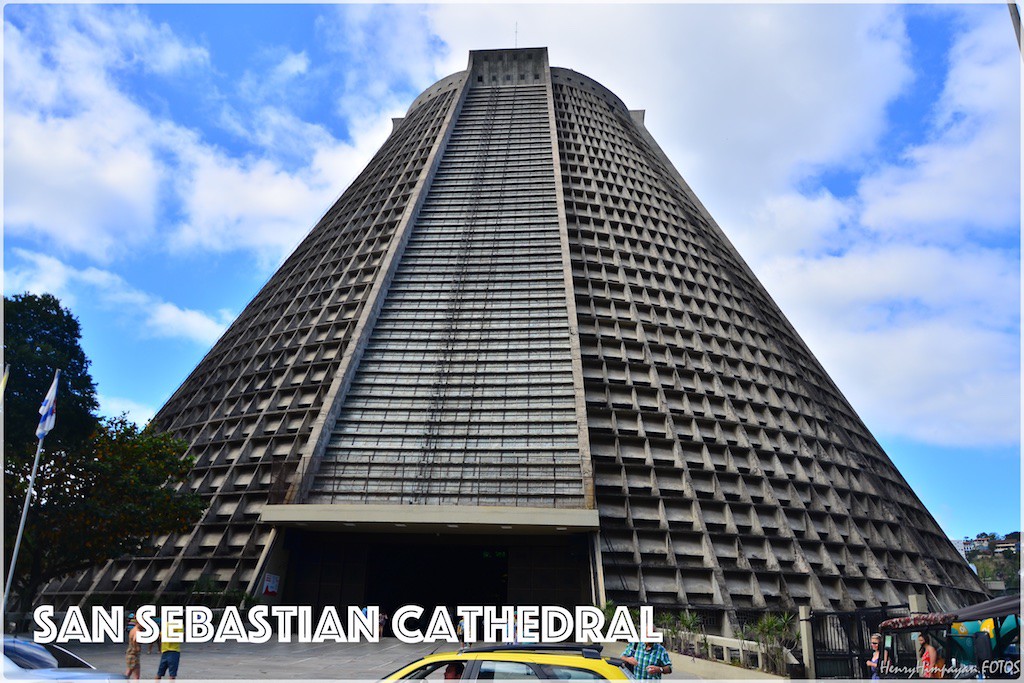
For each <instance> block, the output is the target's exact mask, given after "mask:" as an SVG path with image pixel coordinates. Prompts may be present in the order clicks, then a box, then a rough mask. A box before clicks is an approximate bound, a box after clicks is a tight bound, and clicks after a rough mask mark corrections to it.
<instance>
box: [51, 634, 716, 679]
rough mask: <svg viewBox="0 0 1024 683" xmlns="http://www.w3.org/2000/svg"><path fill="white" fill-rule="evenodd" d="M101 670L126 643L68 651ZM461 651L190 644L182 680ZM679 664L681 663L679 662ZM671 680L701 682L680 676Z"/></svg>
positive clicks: (381, 664) (111, 665) (367, 667)
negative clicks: (686, 679)
mask: <svg viewBox="0 0 1024 683" xmlns="http://www.w3.org/2000/svg"><path fill="white" fill-rule="evenodd" d="M67 648H68V649H69V650H71V651H72V652H74V653H76V654H78V655H80V656H82V657H83V658H84V659H85V660H86V661H88V662H89V663H90V664H92V665H93V666H95V667H96V668H97V669H102V670H104V671H110V672H114V673H124V650H125V645H124V644H122V643H104V644H79V643H72V644H70V645H68V646H67ZM454 649H456V647H455V646H453V645H450V644H448V643H440V644H437V643H431V644H425V645H413V644H409V643H403V642H400V641H399V640H397V639H395V638H384V639H383V640H382V641H381V642H379V643H316V644H306V643H277V642H271V643H266V644H263V645H255V644H251V643H198V644H186V645H184V646H183V647H182V651H181V667H180V669H179V670H178V678H179V679H182V680H197V679H203V680H222V679H223V680H267V679H277V680H291V681H294V680H308V679H345V680H350V679H359V680H374V681H376V680H379V679H381V678H382V677H384V676H386V675H387V674H389V673H391V672H392V671H394V670H395V669H398V668H399V667H402V666H405V665H406V664H408V663H409V662H411V661H413V660H415V659H417V658H419V657H422V656H424V655H426V654H429V653H431V652H433V651H435V650H436V651H437V652H446V651H452V650H454ZM622 649H623V647H622V646H621V645H615V644H610V645H608V646H606V647H605V653H606V654H608V655H610V656H611V655H618V654H619V653H621V652H622ZM673 659H675V657H673ZM159 661H160V655H159V654H158V653H155V652H154V653H153V654H146V646H143V648H142V680H143V681H147V680H150V681H151V680H153V678H154V676H155V675H156V667H157V664H158V663H159ZM665 678H666V679H669V678H673V679H680V678H689V679H694V678H697V676H694V675H692V674H686V673H682V672H679V671H677V672H676V673H673V674H672V675H669V676H666V677H665Z"/></svg>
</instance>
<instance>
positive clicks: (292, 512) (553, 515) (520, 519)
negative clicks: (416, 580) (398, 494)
mask: <svg viewBox="0 0 1024 683" xmlns="http://www.w3.org/2000/svg"><path fill="white" fill-rule="evenodd" d="M260 522H263V523H265V524H273V525H275V526H284V527H299V528H303V529H310V530H318V531H377V532H380V531H385V532H387V531H390V532H396V533H446V534H462V533H467V534H480V533H486V534H545V535H547V534H570V533H580V532H588V531H597V530H598V514H597V510H581V509H568V508H532V507H502V506H470V505H364V504H334V503H329V504H322V505H316V504H308V505H267V506H265V507H264V508H263V512H262V513H261V514H260Z"/></svg>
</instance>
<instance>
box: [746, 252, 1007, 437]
mask: <svg viewBox="0 0 1024 683" xmlns="http://www.w3.org/2000/svg"><path fill="white" fill-rule="evenodd" d="M762 282H763V283H764V284H765V286H766V287H767V289H768V290H769V291H770V292H771V293H772V295H773V296H774V297H775V299H776V300H777V301H779V303H780V305H781V306H782V308H783V310H784V311H785V313H786V315H787V317H788V318H789V319H790V321H791V322H792V323H793V325H794V327H795V328H796V329H797V330H798V331H799V332H800V334H801V336H802V337H803V338H804V339H805V341H807V343H808V344H809V346H810V347H811V348H812V349H813V350H814V352H815V354H816V355H817V356H818V358H819V360H821V361H822V363H823V365H824V366H825V367H826V368H827V369H828V370H829V372H830V374H831V375H832V376H833V379H835V381H836V383H837V385H838V386H839V387H840V388H841V389H842V390H843V392H844V393H845V394H846V396H847V398H848V399H849V400H850V402H851V403H852V404H853V406H854V408H855V409H857V410H858V411H859V412H860V414H861V416H862V417H864V418H865V420H866V421H867V423H868V424H869V425H870V426H871V427H872V428H873V429H876V430H878V431H879V432H880V433H884V434H890V435H893V434H894V435H902V436H909V437H911V438H914V439H917V440H920V441H924V442H926V443H935V444H957V445H968V444H1006V443H1013V442H1014V441H1015V440H1016V439H1017V438H1018V432H1019V413H1020V400H1019V396H1020V392H1019V384H1020V380H1019V373H1020V366H1019V326H1020V319H1019V315H1018V310H1019V302H1020V299H1019V295H1018V293H1019V291H1020V274H1019V263H1018V262H1017V260H1016V258H1015V257H1014V255H1012V254H1008V253H1006V252H1002V251H999V250H994V249H980V248H964V249H961V250H959V251H955V252H954V251H948V250H946V249H943V248H939V247H934V246H932V247H929V246H911V245H903V246H895V245H884V246H880V247H872V248H860V249H857V250H853V251H849V252H847V253H844V254H842V255H838V256H833V257H824V258H820V259H804V258H800V257H797V256H793V257H789V258H779V259H776V260H775V261H773V262H771V264H770V265H769V266H768V267H767V268H766V269H765V271H764V273H763V274H762Z"/></svg>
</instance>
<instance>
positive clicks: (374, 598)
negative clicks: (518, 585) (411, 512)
mask: <svg viewBox="0 0 1024 683" xmlns="http://www.w3.org/2000/svg"><path fill="white" fill-rule="evenodd" d="M366 569H367V571H366V602H367V604H370V605H380V608H381V609H382V610H383V611H385V612H387V613H388V614H393V613H394V611H395V610H396V609H397V608H399V607H401V606H402V605H419V606H421V607H423V608H424V609H425V612H426V613H427V614H430V613H431V612H433V609H434V607H436V606H438V605H446V606H448V607H452V608H454V607H455V606H457V605H504V604H506V602H507V600H508V547H507V546H505V545H499V544H493V545H484V546H479V545H460V544H454V543H450V542H449V543H429V544H426V543H420V544H408V543H405V544H397V543H386V544H380V545H375V546H372V547H370V548H369V553H368V557H367V565H366Z"/></svg>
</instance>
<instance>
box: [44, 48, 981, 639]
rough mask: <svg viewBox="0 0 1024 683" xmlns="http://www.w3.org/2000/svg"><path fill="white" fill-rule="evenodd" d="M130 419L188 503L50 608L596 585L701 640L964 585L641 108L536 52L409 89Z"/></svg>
mask: <svg viewBox="0 0 1024 683" xmlns="http://www.w3.org/2000/svg"><path fill="white" fill-rule="evenodd" d="M156 421H157V424H158V425H159V426H160V427H161V428H163V429H167V430H170V431H172V432H174V433H176V434H178V435H180V436H182V437H183V438H185V439H187V440H188V442H189V443H190V444H191V446H190V451H191V453H192V454H193V455H194V456H195V457H196V458H197V464H196V467H195V469H194V470H193V472H192V474H191V476H190V478H189V480H188V482H187V484H186V485H187V486H189V487H191V488H192V489H193V490H195V491H198V492H200V493H201V494H203V495H204V496H206V497H207V498H208V499H209V503H210V506H209V510H208V512H207V513H206V515H205V517H204V518H203V520H202V521H201V522H200V523H199V524H198V525H197V526H196V528H195V529H194V530H193V531H192V533H189V534H182V535H172V536H169V537H166V538H160V539H157V540H158V546H159V550H158V552H157V553H156V554H155V555H154V556H152V557H146V558H133V559H128V558H124V559H119V560H114V561H111V562H109V563H107V565H106V566H104V567H101V568H97V569H96V570H95V571H92V572H88V573H87V574H84V575H81V576H77V577H73V578H69V579H67V580H65V581H63V582H60V584H59V585H51V587H50V588H49V595H48V597H49V599H51V600H57V601H58V602H60V603H62V604H69V603H75V602H79V601H81V600H83V599H85V597H86V596H88V595H94V594H95V595H98V594H103V595H106V596H107V597H108V599H111V600H116V601H122V602H123V601H129V602H131V601H141V600H146V599H154V598H163V599H164V600H167V601H170V600H172V599H184V598H185V597H186V596H187V594H188V593H189V592H190V591H193V590H196V587H197V586H200V587H202V589H203V590H206V591H209V590H216V591H230V590H245V591H248V592H249V593H254V594H258V595H263V599H264V600H267V601H273V600H279V601H283V602H285V603H289V604H291V603H309V604H313V605H327V604H334V605H345V604H380V605H381V606H382V608H383V609H385V610H390V609H394V607H395V606H397V605H400V604H407V603H416V604H420V605H427V606H429V605H436V604H593V603H603V601H604V600H606V599H610V600H614V601H615V602H616V603H619V604H638V603H643V604H654V605H658V606H664V607H672V608H682V607H689V608H691V609H695V610H698V611H702V612H703V613H704V616H705V618H706V620H707V622H708V623H714V622H715V619H716V618H718V619H719V622H718V623H719V624H720V625H721V627H722V629H723V630H725V631H729V630H730V625H735V624H736V623H737V619H738V618H740V619H741V618H742V616H743V613H745V612H751V611H757V610H766V609H767V610H780V609H787V610H793V609H794V608H795V607H796V606H797V605H805V604H806V605H811V606H812V607H814V608H817V609H853V608H858V607H867V606H876V605H893V604H898V603H904V602H906V600H907V596H908V594H910V593H915V592H917V593H924V594H926V595H928V596H929V597H930V599H931V600H932V601H933V605H934V606H935V607H937V608H939V607H952V606H955V605H961V604H965V603H968V602H973V601H975V600H977V599H978V598H979V597H980V596H981V595H983V588H982V586H981V585H980V583H979V582H978V579H977V577H976V576H975V575H974V574H973V573H972V572H971V571H970V569H969V568H968V567H967V565H966V564H965V563H964V561H963V560H962V559H961V557H960V556H959V554H958V553H957V551H956V550H955V549H954V548H953V546H952V545H951V544H950V543H949V541H948V540H947V539H946V537H945V535H944V534H943V533H942V531H941V530H940V528H939V526H938V525H937V524H936V522H935V520H934V519H933V518H932V517H931V515H930V514H929V513H928V511H927V510H926V509H925V508H924V506H923V505H922V504H921V502H920V501H919V500H918V498H917V497H916V496H915V494H914V492H913V491H912V490H911V489H910V487H909V486H908V485H907V483H906V482H905V481H904V480H903V478H902V477H901V476H900V474H899V472H897V470H896V469H895V467H894V466H893V465H892V463H891V462H890V460H889V459H888V457H887V456H886V455H885V453H884V452H883V451H882V449H881V448H880V447H879V445H878V444H877V443H876V441H875V440H874V439H873V438H872V436H871V434H870V433H869V432H868V430H867V428H866V427H865V426H864V425H863V424H862V422H861V421H860V419H859V418H858V417H857V415H856V413H855V412H854V410H853V409H852V408H851V406H850V405H849V404H848V403H847V401H846V400H845V399H844V398H843V396H842V394H841V393H840V392H839V390H838V389H837V388H836V386H835V385H834V384H833V383H832V381H831V380H830V379H829V378H828V376H827V374H826V373H825V371H824V370H823V368H822V367H821V365H820V364H819V363H818V362H817V361H816V360H815V358H814V356H813V355H812V354H811V352H810V351H809V350H808V348H807V347H806V345H805V344H804V343H803V341H802V340H801V339H800V338H799V336H798V335H797V333H796V332H795V331H794V330H793V328H792V327H791V326H790V324H789V323H788V322H787V321H786V319H785V318H784V317H783V315H782V313H781V312H780V311H779V309H778V307H777V306H776V305H775V303H774V302H773V301H772V300H771V298H770V297H769V296H768V294H767V293H766V292H765V290H764V289H763V288H762V286H761V285H760V284H759V283H758V281H757V279H756V278H755V277H754V275H753V274H752V272H751V271H750V269H749V268H748V267H747V266H746V264H745V263H744V262H743V260H742V259H741V258H740V256H739V254H738V253H737V252H736V250H735V249H734V248H733V246H732V245H731V244H730V243H729V241H728V239H727V238H726V237H725V235H724V234H723V233H722V232H721V230H720V229H719V227H718V226H717V225H716V224H715V222H714V221H713V219H712V218H711V217H710V216H709V215H708V213H707V211H706V210H705V209H704V207H703V206H702V205H701V204H700V202H699V201H698V200H697V199H696V197H695V196H694V195H693V193H692V192H691V191H690V189H689V188H688V186H687V185H686V183H685V182H684V181H683V179H682V177H681V176H680V175H679V173H678V172H677V171H676V170H675V168H674V167H673V166H672V164H671V162H670V161H669V160H668V159H667V158H666V156H665V155H664V153H663V152H662V151H661V149H660V148H659V147H658V145H657V143H656V142H655V141H654V140H653V138H652V137H651V136H650V134H649V133H648V132H647V130H646V129H645V127H644V125H643V113H642V112H637V111H629V110H628V109H627V108H626V107H625V106H624V105H623V103H622V102H621V101H620V100H619V99H618V98H617V97H616V96H615V95H614V94H612V93H611V92H609V91H608V90H607V89H606V88H604V87H603V86H601V85H600V84H599V83H597V82H595V81H593V80H592V79H590V78H588V77H586V76H583V75H581V74H579V73H576V72H574V71H570V70H568V69H560V68H551V67H549V65H548V59H547V51H546V50H544V49H520V50H488V51H477V52H472V53H471V54H470V60H469V66H468V68H467V69H466V70H465V71H463V72H460V73H456V74H453V75H451V76H449V77H447V78H444V79H442V80H441V81H439V82H438V83H436V84H434V85H433V86H431V87H430V88H429V89H428V90H427V91H426V92H424V93H423V94H422V95H420V96H419V97H418V98H417V99H416V101H415V102H413V103H412V106H411V107H410V108H409V111H408V113H407V115H406V117H405V118H404V119H399V120H396V121H395V126H394V130H393V132H392V134H391V136H390V137H389V138H388V140H387V142H386V143H385V144H384V146H383V147H382V148H381V149H380V151H379V152H378V153H377V154H376V156H375V157H374V158H373V160H372V161H371V162H370V164H369V166H367V168H366V170H365V171H363V173H362V174H361V175H359V177H358V178H357V179H356V180H355V182H353V184H352V185H351V187H349V188H348V190H347V191H346V192H345V193H344V194H343V195H342V196H341V198H340V199H339V200H338V201H337V203H336V204H335V205H334V206H333V207H332V208H331V209H330V211H328V212H327V214H326V215H325V216H324V217H323V218H322V219H321V220H320V222H319V223H318V224H317V225H316V227H314V228H313V230H312V231H311V232H310V234H309V236H308V237H307V238H306V239H305V241H304V242H303V243H302V244H301V245H300V246H299V247H298V249H297V250H296V251H295V253H294V254H292V255H291V257H290V258H289V259H288V260H287V261H286V262H285V263H284V265H283V266H282V267H281V269H280V270H279V271H278V272H277V273H276V274H275V275H274V276H273V277H272V278H271V279H270V280H269V281H268V283H267V284H266V286H265V287H264V288H263V289H262V290H261V291H260V292H259V294H258V295H257V296H256V297H255V298H254V299H253V301H252V302H251V303H250V304H249V305H248V306H247V307H246V309H245V310H244V311H243V313H242V314H241V315H240V316H239V318H238V319H237V320H236V321H235V322H234V324H232V325H231V327H230V328H229V329H228V331H227V332H226V333H225V334H224V336H223V337H222V338H221V339H220V341H218V342H217V344H216V345H215V346H214V347H213V349H212V350H211V351H210V353H209V354H208V355H207V356H206V357H205V358H204V359H203V361H202V362H201V363H200V364H199V366H198V367H197V368H196V369H195V371H194V372H193V373H192V374H191V375H190V376H189V377H188V379H187V380H186V381H185V382H184V384H182V386H181V388H180V389H178V391H177V392H176V393H175V394H174V395H173V396H172V398H171V399H170V401H168V403H167V405H165V406H164V407H163V409H162V410H161V411H160V412H159V414H158V415H157V418H156ZM737 615H739V616H737ZM741 620H742V619H741Z"/></svg>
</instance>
